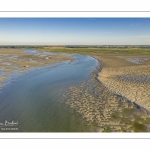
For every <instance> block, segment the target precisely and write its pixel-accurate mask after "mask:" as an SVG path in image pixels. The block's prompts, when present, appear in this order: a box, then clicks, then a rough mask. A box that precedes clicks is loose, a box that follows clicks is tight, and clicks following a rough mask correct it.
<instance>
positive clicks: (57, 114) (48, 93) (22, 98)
mask: <svg viewBox="0 0 150 150" xmlns="http://www.w3.org/2000/svg"><path fill="white" fill-rule="evenodd" d="M28 52H29V51H28ZM33 53H34V52H33ZM73 56H74V57H75V59H76V60H75V61H74V62H71V63H68V62H64V63H60V64H56V65H53V66H48V67H41V68H38V69H33V70H32V71H29V72H27V73H25V74H22V75H18V76H13V77H11V79H10V80H9V81H8V82H7V84H6V85H5V86H4V87H3V88H2V89H0V123H1V127H2V124H4V123H5V121H8V122H12V121H14V122H18V125H17V126H16V127H15V128H18V130H15V131H14V132H83V131H90V130H91V129H90V127H89V126H87V125H86V123H85V122H84V120H83V119H82V117H81V116H80V114H78V113H76V112H75V110H73V109H71V108H70V107H69V106H68V105H66V104H65V103H64V102H63V101H62V96H63V94H64V93H65V91H66V90H67V89H68V88H69V87H70V86H73V85H78V84H80V83H82V82H85V81H87V80H88V79H89V78H90V74H91V73H92V72H93V71H94V70H95V69H96V67H97V66H98V65H99V63H98V61H97V60H96V59H94V58H92V57H90V56H84V55H77V54H74V55H73ZM3 127H4V128H6V126H3ZM0 131H1V132H2V130H0ZM5 131H6V130H5ZM7 132H11V131H10V130H8V131H7Z"/></svg>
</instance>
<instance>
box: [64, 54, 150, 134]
mask: <svg viewBox="0 0 150 150" xmlns="http://www.w3.org/2000/svg"><path fill="white" fill-rule="evenodd" d="M91 55H92V56H93V57H95V58H96V59H98V60H99V62H100V66H101V67H100V68H98V69H97V70H96V71H95V72H93V73H92V74H91V78H90V79H89V81H88V82H84V83H82V84H81V85H79V86H78V87H75V86H73V87H70V89H69V90H68V91H67V93H66V95H65V98H64V100H65V102H66V104H68V105H70V107H72V108H73V109H75V110H76V111H77V112H78V113H80V114H81V115H82V116H83V119H84V120H85V121H86V122H87V125H88V126H91V128H93V130H94V131H98V132H145V131H150V114H149V101H150V95H149V93H150V88H149V87H150V69H149V67H150V56H149V55H145V56H137V55H135V56H133V55H132V56H129V55H109V54H107V55H105V54H91Z"/></svg>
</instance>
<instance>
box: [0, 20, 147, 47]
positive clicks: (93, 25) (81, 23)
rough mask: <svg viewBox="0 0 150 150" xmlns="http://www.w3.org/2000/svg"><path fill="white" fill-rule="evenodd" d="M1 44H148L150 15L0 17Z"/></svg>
mask: <svg viewBox="0 0 150 150" xmlns="http://www.w3.org/2000/svg"><path fill="white" fill-rule="evenodd" d="M0 45H150V18H0Z"/></svg>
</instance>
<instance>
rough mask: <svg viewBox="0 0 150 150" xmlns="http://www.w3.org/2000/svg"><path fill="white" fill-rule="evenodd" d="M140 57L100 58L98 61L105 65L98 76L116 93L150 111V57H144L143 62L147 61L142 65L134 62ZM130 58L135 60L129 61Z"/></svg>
mask: <svg viewBox="0 0 150 150" xmlns="http://www.w3.org/2000/svg"><path fill="white" fill-rule="evenodd" d="M111 57H112V58H111ZM140 57H141V56H134V57H133V56H120V57H119V58H118V57H116V56H108V57H107V56H106V60H105V57H103V58H101V57H100V56H99V57H98V59H99V60H100V61H102V63H103V64H104V65H103V69H102V71H101V72H100V73H99V74H98V79H99V80H100V81H101V82H102V83H103V84H104V85H105V86H106V87H108V89H109V90H111V91H113V92H114V93H116V94H119V95H121V96H124V97H126V98H128V99H129V100H131V101H132V102H136V103H137V104H139V105H140V106H142V107H144V108H146V109H147V110H150V61H149V58H150V56H142V60H145V61H141V63H137V61H136V62H134V60H139V58H140ZM108 58H109V62H108V61H107V59H108ZM128 58H130V59H131V58H133V61H129V60H128ZM136 58H137V59H136ZM109 63H111V64H110V65H109Z"/></svg>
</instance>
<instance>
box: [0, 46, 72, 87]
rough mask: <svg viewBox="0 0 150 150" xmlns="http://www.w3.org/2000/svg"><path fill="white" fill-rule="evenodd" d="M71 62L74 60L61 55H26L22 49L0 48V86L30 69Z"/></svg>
mask: <svg viewBox="0 0 150 150" xmlns="http://www.w3.org/2000/svg"><path fill="white" fill-rule="evenodd" d="M66 60H69V61H73V60H74V58H73V57H71V56H69V55H63V54H52V53H51V54H49V53H42V52H40V53H33V54H32V53H26V52H25V50H24V49H11V48H10V49H9V48H0V66H1V68H0V86H2V85H4V82H3V81H6V80H7V79H8V78H9V77H10V76H12V75H18V74H21V73H24V72H26V71H29V70H30V69H32V68H36V67H42V66H48V65H53V64H56V63H60V62H63V61H66Z"/></svg>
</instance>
